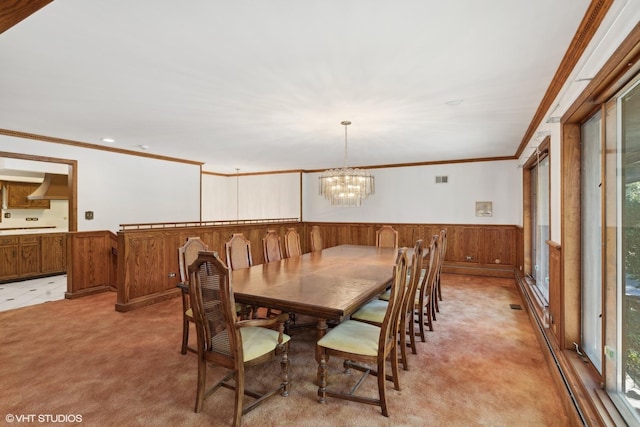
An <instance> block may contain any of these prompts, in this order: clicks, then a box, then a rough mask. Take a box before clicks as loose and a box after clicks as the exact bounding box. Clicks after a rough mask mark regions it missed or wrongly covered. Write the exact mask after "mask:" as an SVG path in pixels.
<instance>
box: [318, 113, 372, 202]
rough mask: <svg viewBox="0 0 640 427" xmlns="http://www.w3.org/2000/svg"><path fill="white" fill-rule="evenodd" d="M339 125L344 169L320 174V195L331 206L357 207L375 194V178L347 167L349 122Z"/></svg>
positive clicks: (364, 171) (367, 173)
mask: <svg viewBox="0 0 640 427" xmlns="http://www.w3.org/2000/svg"><path fill="white" fill-rule="evenodd" d="M340 124H341V125H343V126H344V167H343V168H340V169H329V170H327V171H325V172H323V173H322V175H321V176H320V178H319V180H320V195H322V196H324V198H325V199H327V200H329V201H330V202H331V206H339V207H357V206H360V205H361V204H362V201H363V200H364V199H366V198H367V197H369V196H370V195H371V194H374V193H375V178H374V176H373V175H371V173H369V171H367V170H364V169H357V168H353V169H352V168H349V167H348V166H347V126H349V125H350V124H351V122H350V121H348V120H345V121H343V122H341V123H340Z"/></svg>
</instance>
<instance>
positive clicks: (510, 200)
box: [303, 160, 522, 225]
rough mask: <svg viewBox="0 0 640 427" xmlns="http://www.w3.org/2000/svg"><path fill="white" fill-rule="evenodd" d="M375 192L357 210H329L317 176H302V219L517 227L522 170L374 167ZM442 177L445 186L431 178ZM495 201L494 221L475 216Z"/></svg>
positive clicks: (490, 165)
mask: <svg viewBox="0 0 640 427" xmlns="http://www.w3.org/2000/svg"><path fill="white" fill-rule="evenodd" d="M371 172H372V173H373V175H374V176H375V179H376V192H375V194H374V195H373V196H371V197H370V198H368V199H367V200H365V201H364V203H363V205H362V206H361V207H358V208H339V207H332V206H331V205H330V203H329V201H328V200H325V199H324V198H323V197H322V196H320V195H319V194H318V177H319V176H320V174H319V173H312V174H305V175H304V180H303V199H304V207H303V219H304V220H305V221H321V222H399V223H445V224H517V225H519V224H521V222H522V171H521V169H518V163H517V162H516V161H515V160H507V161H491V162H474V163H453V164H442V165H428V166H412V167H402V168H385V169H372V170H371ZM441 175H446V176H447V177H448V183H447V184H436V183H435V177H436V176H441ZM476 201H491V202H493V216H492V217H477V216H476V215H475V202H476Z"/></svg>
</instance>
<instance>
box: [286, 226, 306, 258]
mask: <svg viewBox="0 0 640 427" xmlns="http://www.w3.org/2000/svg"><path fill="white" fill-rule="evenodd" d="M284 252H285V255H286V257H287V258H291V257H294V256H300V255H302V248H301V246H300V235H299V234H298V232H297V231H296V229H295V228H289V229H287V232H286V233H284Z"/></svg>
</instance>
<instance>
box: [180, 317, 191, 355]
mask: <svg viewBox="0 0 640 427" xmlns="http://www.w3.org/2000/svg"><path fill="white" fill-rule="evenodd" d="M187 345H189V319H187V318H186V317H183V318H182V349H181V350H180V353H182V354H187Z"/></svg>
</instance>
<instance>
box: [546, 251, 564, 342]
mask: <svg viewBox="0 0 640 427" xmlns="http://www.w3.org/2000/svg"><path fill="white" fill-rule="evenodd" d="M561 257H562V253H561V250H560V245H557V244H554V243H553V242H549V329H550V330H551V332H552V333H553V335H554V336H555V338H556V339H558V338H559V337H560V336H562V312H561V310H562V291H561V286H562V271H561V265H562V264H561Z"/></svg>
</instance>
